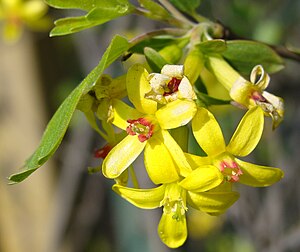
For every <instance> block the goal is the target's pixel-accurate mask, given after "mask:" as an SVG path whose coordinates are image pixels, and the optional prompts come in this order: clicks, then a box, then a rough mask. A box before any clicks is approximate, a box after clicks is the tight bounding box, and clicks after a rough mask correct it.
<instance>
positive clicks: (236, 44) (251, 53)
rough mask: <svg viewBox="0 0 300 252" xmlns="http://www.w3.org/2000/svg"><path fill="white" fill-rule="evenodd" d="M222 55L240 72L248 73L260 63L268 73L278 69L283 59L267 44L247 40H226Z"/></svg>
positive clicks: (280, 67) (281, 65) (281, 66)
mask: <svg viewBox="0 0 300 252" xmlns="http://www.w3.org/2000/svg"><path fill="white" fill-rule="evenodd" d="M226 44H227V50H226V51H224V52H223V54H222V55H223V56H224V57H225V58H226V59H227V60H228V61H229V62H230V63H231V65H232V66H233V67H234V68H236V69H237V70H238V71H239V72H240V73H242V74H249V73H250V72H251V70H252V68H253V67H254V66H256V65H259V64H260V65H262V66H263V67H264V69H265V70H266V71H267V72H268V73H275V72H277V71H280V70H281V69H282V68H283V67H284V65H283V60H282V59H281V57H280V56H278V54H277V53H276V52H275V51H274V50H272V49H271V48H270V47H269V46H267V45H265V44H262V43H259V42H254V41H248V40H232V41H227V43H226Z"/></svg>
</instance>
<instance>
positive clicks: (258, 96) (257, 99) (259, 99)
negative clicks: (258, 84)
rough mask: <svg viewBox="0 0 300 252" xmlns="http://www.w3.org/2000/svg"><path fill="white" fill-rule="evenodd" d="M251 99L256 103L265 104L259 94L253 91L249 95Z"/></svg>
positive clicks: (264, 100) (263, 98)
mask: <svg viewBox="0 0 300 252" xmlns="http://www.w3.org/2000/svg"><path fill="white" fill-rule="evenodd" d="M251 99H253V100H254V101H255V102H256V103H258V102H266V101H267V100H266V98H265V97H263V96H262V94H261V93H259V92H258V91H254V92H253V93H252V94H251Z"/></svg>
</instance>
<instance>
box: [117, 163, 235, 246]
mask: <svg viewBox="0 0 300 252" xmlns="http://www.w3.org/2000/svg"><path fill="white" fill-rule="evenodd" d="M210 169H212V172H210V173H209V175H208V174H207V173H206V172H207V170H205V169H204V170H203V172H202V173H201V174H200V173H198V176H196V177H195V176H194V175H195V174H193V175H192V174H191V176H188V177H187V178H185V179H183V180H182V181H181V182H179V183H178V182H174V183H169V184H163V185H161V186H159V187H156V188H152V189H135V188H128V187H124V186H121V185H117V184H115V185H114V186H113V190H114V191H115V192H116V193H118V194H119V195H120V196H121V197H123V198H124V199H126V200H127V201H129V202H130V203H132V204H133V205H135V206H137V207H139V208H143V209H153V208H158V207H163V213H162V217H161V219H160V222H159V225H158V235H159V237H160V238H161V240H162V241H163V242H164V243H165V244H166V245H167V246H169V247H170V248H177V247H179V246H181V245H182V244H183V243H184V242H185V240H186V238H187V225H186V216H185V213H186V211H188V207H187V206H191V207H193V208H195V209H197V210H200V211H203V212H206V213H209V214H214V215H217V214H221V213H223V212H224V211H226V209H227V208H228V207H230V206H231V205H232V204H233V203H234V202H235V201H236V200H237V199H238V198H239V194H238V193H237V192H232V191H209V192H206V190H209V189H211V188H213V187H214V186H215V185H216V183H215V182H216V181H218V182H217V184H218V183H220V182H221V181H222V179H221V180H220V179H219V180H215V177H214V176H213V177H214V179H211V174H212V173H214V174H215V175H216V174H218V171H216V170H214V168H213V167H210ZM201 176H203V180H202V179H201ZM197 178H200V180H201V182H199V181H198V182H197ZM186 179H187V180H189V181H191V182H193V185H194V189H193V190H189V189H187V188H186V187H183V186H182V184H186V185H188V184H189V183H188V181H186ZM205 179H207V180H208V181H213V183H204V184H202V182H203V181H204V180H205ZM196 184H197V185H196Z"/></svg>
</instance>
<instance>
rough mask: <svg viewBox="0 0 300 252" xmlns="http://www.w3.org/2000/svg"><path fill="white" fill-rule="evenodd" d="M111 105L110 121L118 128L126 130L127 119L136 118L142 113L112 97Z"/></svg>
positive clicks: (141, 115)
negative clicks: (111, 114) (111, 117)
mask: <svg viewBox="0 0 300 252" xmlns="http://www.w3.org/2000/svg"><path fill="white" fill-rule="evenodd" d="M112 107H113V121H112V123H113V124H114V125H116V126H117V127H119V128H120V129H123V130H126V128H127V126H128V122H127V120H128V119H138V118H141V117H143V116H144V115H143V114H142V113H140V112H139V111H137V110H136V109H134V108H132V107H130V106H128V105H127V104H126V103H124V102H122V101H121V100H118V99H114V100H113V102H112Z"/></svg>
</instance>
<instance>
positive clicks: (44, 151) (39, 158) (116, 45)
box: [9, 35, 129, 183]
mask: <svg viewBox="0 0 300 252" xmlns="http://www.w3.org/2000/svg"><path fill="white" fill-rule="evenodd" d="M128 48H129V43H128V41H127V40H126V39H125V38H123V37H121V36H118V35H117V36H115V37H114V38H113V39H112V41H111V44H110V45H109V47H108V48H107V49H106V52H105V53H104V55H103V56H102V59H101V61H100V62H99V64H98V65H97V66H96V67H95V68H94V69H93V71H92V72H91V73H90V74H89V75H88V76H87V77H86V78H85V79H84V80H83V81H82V82H81V83H80V85H79V86H77V88H75V89H74V90H73V92H72V93H71V94H70V95H69V96H68V97H67V98H66V99H65V101H64V102H63V103H62V104H61V106H60V107H59V108H58V110H57V111H56V113H55V114H54V116H53V117H52V119H51V120H50V122H49V123H48V125H47V128H46V130H45V132H44V134H43V137H42V139H41V142H40V144H39V146H38V148H37V149H36V151H35V152H34V153H33V155H32V156H31V157H30V158H29V159H28V160H27V161H26V162H25V165H24V168H25V169H24V170H22V171H20V172H18V173H15V174H13V175H11V176H10V177H9V180H10V181H11V183H18V182H21V181H23V180H24V179H26V178H27V177H28V176H29V175H30V174H31V173H33V172H34V171H35V170H37V169H38V168H39V167H40V166H42V165H43V164H44V163H45V162H46V161H47V160H48V159H49V158H50V157H51V156H52V155H53V154H54V152H55V151H56V149H57V148H58V146H59V145H60V143H61V141H62V139H63V137H64V134H65V132H66V130H67V128H68V126H69V123H70V120H71V118H72V115H73V113H74V111H75V109H76V106H77V104H78V102H79V100H80V98H81V97H82V95H84V94H86V93H87V92H88V91H89V90H90V89H91V88H92V87H93V85H94V83H95V82H96V80H97V79H98V78H99V76H100V75H101V74H102V72H103V71H104V69H105V68H107V67H108V66H109V65H110V64H111V63H112V62H113V61H115V60H116V59H117V58H118V57H119V56H120V55H121V54H123V53H124V52H125V51H126V50H128Z"/></svg>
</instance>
